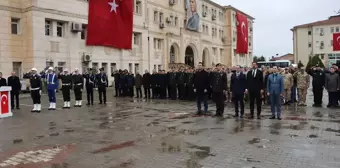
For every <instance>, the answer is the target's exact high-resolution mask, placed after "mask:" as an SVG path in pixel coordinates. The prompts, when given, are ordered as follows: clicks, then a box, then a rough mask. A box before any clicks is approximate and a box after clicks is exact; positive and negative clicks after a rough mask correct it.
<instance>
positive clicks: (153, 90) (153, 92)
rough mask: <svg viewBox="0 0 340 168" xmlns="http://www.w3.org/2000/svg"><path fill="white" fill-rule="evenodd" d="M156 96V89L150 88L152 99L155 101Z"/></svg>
mask: <svg viewBox="0 0 340 168" xmlns="http://www.w3.org/2000/svg"><path fill="white" fill-rule="evenodd" d="M157 96H158V93H157V87H156V86H154V87H152V98H153V99H155V98H157Z"/></svg>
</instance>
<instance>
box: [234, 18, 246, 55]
mask: <svg viewBox="0 0 340 168" xmlns="http://www.w3.org/2000/svg"><path fill="white" fill-rule="evenodd" d="M236 20H237V44H236V52H237V53H239V54H248V18H247V16H245V15H243V14H242V13H240V12H237V13H236Z"/></svg>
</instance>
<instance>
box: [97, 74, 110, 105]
mask: <svg viewBox="0 0 340 168" xmlns="http://www.w3.org/2000/svg"><path fill="white" fill-rule="evenodd" d="M99 70H100V73H99V74H97V78H96V81H97V86H98V92H99V104H102V103H103V98H104V104H106V87H108V80H107V76H106V74H105V73H104V68H101V69H99Z"/></svg>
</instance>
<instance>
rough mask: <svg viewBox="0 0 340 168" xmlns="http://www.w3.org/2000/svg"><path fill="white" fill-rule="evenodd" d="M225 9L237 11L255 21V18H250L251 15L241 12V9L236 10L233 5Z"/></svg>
mask: <svg viewBox="0 0 340 168" xmlns="http://www.w3.org/2000/svg"><path fill="white" fill-rule="evenodd" d="M224 8H225V9H232V10H235V11H237V12H240V13H242V14H244V15H246V16H247V17H248V18H249V19H252V20H255V18H254V17H252V16H250V15H248V14H246V13H244V12H243V11H241V10H239V9H237V8H235V7H233V6H231V5H228V6H224Z"/></svg>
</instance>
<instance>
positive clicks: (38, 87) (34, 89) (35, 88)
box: [30, 87, 40, 90]
mask: <svg viewBox="0 0 340 168" xmlns="http://www.w3.org/2000/svg"><path fill="white" fill-rule="evenodd" d="M39 89H40V87H38V88H30V90H39Z"/></svg>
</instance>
